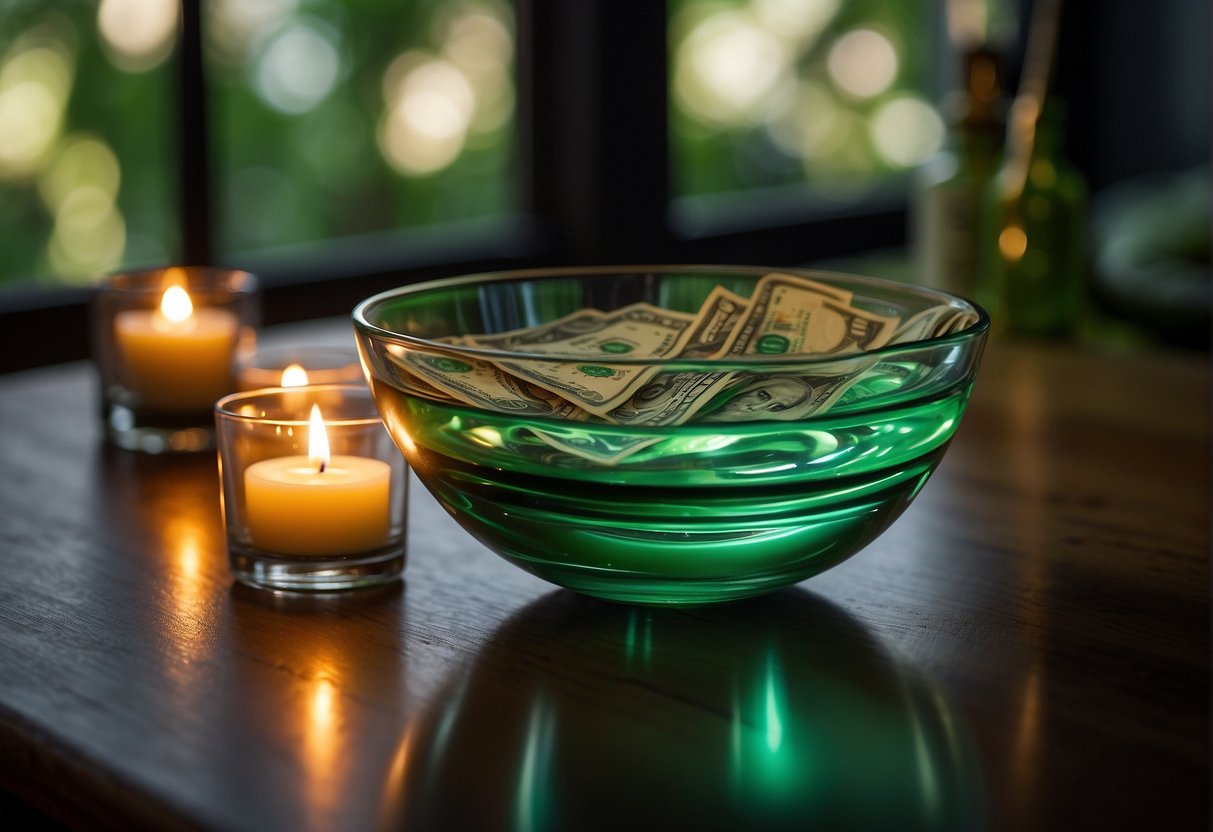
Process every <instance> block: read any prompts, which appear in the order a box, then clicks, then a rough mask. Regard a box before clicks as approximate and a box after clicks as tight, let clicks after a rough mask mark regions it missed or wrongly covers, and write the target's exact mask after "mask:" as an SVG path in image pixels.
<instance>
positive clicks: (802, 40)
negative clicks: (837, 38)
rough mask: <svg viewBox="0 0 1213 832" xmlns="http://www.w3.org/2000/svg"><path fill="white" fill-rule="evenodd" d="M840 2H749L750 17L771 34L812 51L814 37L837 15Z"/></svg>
mask: <svg viewBox="0 0 1213 832" xmlns="http://www.w3.org/2000/svg"><path fill="white" fill-rule="evenodd" d="M841 5H842V0H753V3H752V6H753V8H754V14H755V15H756V16H757V18H758V19H759V20H761V21H762V24H763V25H764V26H765V27H766V28H767V29H768V30H770V31H771V32H773V33H775V34H776V35H779V36H781V37H783V38H785V39H787V40H790V41H794V42H796V43H797V44H798V48H799V51H801V52H804V51H806V50H807V49H810V48H812V46H813V44H814V43H816V41H817V37H818V35H820V34H821V32H822V30H823V29H825V27H826V26H827V25H828V24H829V22H830V21H831V20H833V19H834V16H835V15H836V14H838V10H839V7H840V6H841Z"/></svg>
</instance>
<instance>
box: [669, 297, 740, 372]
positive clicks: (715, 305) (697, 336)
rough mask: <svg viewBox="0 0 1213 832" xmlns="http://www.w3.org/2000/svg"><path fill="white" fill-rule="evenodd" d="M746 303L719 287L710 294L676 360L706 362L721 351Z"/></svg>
mask: <svg viewBox="0 0 1213 832" xmlns="http://www.w3.org/2000/svg"><path fill="white" fill-rule="evenodd" d="M749 305H750V304H749V301H747V300H746V299H745V298H743V297H742V296H741V295H738V294H736V293H734V292H730V291H729V290H728V289H726V288H725V287H723V286H717V287H716V288H715V289H713V290H712V291H711V293H710V294H709V295H708V297H707V299H706V300H705V301H704V302H703V305H702V306H701V307H700V308H699V312H698V313H697V314H696V316H695V322H694V323H693V324H692V325H691V331H690V335H689V337H688V338H687V340H686V345H685V346H684V347H683V348H682V351H681V352H680V353H679V356H678V357H679V358H707V357H709V356H711V355H714V354H715V353H717V352H719V351H720V350H721V349H723V347H724V345H725V344H726V343H727V342H728V340H729V335H730V334H731V333H732V331H733V329H734V328H735V327H736V326H737V322H738V321H740V320H741V317H742V316H743V315H744V314H745V312H746V310H747V309H748V308H749Z"/></svg>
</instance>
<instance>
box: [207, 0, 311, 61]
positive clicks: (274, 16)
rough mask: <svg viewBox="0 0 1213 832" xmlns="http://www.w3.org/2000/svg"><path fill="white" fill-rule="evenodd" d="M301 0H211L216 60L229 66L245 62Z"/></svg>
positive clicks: (210, 47) (210, 37) (210, 44)
mask: <svg viewBox="0 0 1213 832" xmlns="http://www.w3.org/2000/svg"><path fill="white" fill-rule="evenodd" d="M299 2H300V0H207V2H206V3H204V4H203V7H202V10H203V13H204V14H205V15H206V22H205V32H206V46H207V51H208V53H209V56H210V57H211V59H212V60H215V61H217V62H218V63H220V64H224V65H227V66H239V65H241V64H243V63H244V62H245V61H246V60H247V59H248V58H249V56H250V55H252V54H253V53H254V51H255V48H256V46H257V45H258V44H261V43H263V42H264V41H266V40H267V39H268V38H269V37H270V35H272V34H273V33H274V32H275V31H277V30H278V29H279V28H280V27H281V26H282V25H283V23H284V22H286V21H287V20H290V19H291V18H292V17H293V16H294V15H295V14H296V13H297V12H298V10H299Z"/></svg>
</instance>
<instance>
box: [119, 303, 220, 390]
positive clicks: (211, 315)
mask: <svg viewBox="0 0 1213 832" xmlns="http://www.w3.org/2000/svg"><path fill="white" fill-rule="evenodd" d="M239 330H240V327H239V321H238V320H237V318H236V316H235V315H234V314H232V313H231V312H228V311H227V310H225V309H212V308H202V309H194V308H193V302H192V301H191V300H190V296H189V293H188V292H186V291H185V289H183V288H181V287H180V286H170V287H169V288H168V289H166V290H165V292H164V295H163V297H162V298H161V301H160V307H159V308H158V309H155V310H147V309H128V310H126V311H124V312H119V313H118V314H117V315H116V316H115V318H114V336H115V342H116V344H117V348H118V360H119V362H120V366H121V370H120V372H121V377H122V380H123V383H124V384H125V386H126V387H127V388H128V389H129V390H131V391H133V392H135V393H138V394H139V396H140V399H141V401H142V404H143V405H144V406H145V407H151V408H156V409H160V410H198V409H204V408H208V407H210V406H211V405H212V404H214V403H215V400H216V399H218V398H219V397H220V396H223V395H224V394H226V393H229V392H231V389H232V363H233V358H234V355H235V351H236V341H237V336H238V334H239Z"/></svg>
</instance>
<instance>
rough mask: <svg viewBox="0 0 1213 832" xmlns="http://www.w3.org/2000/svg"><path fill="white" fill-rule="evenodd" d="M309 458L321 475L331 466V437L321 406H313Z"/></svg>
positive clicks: (308, 442) (309, 431)
mask: <svg viewBox="0 0 1213 832" xmlns="http://www.w3.org/2000/svg"><path fill="white" fill-rule="evenodd" d="M307 458H308V462H310V463H311V464H312V465H315V466H316V467H317V468H318V469H319V470H320V473H322V474H323V473H324V469H325V468H327V467H328V464H329V435H328V431H326V430H325V428H324V418H323V417H321V415H320V405H316V404H314V405H312V416H311V420H310V424H309V425H308V429H307Z"/></svg>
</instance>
